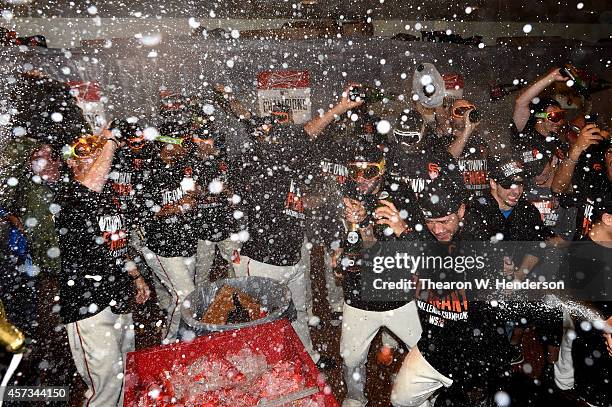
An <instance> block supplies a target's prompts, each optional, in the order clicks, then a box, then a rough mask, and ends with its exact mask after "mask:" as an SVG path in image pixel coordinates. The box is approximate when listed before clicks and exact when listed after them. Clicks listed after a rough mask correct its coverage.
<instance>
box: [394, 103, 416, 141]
mask: <svg viewBox="0 0 612 407" xmlns="http://www.w3.org/2000/svg"><path fill="white" fill-rule="evenodd" d="M393 137H395V141H397V142H398V143H400V144H404V145H414V144H416V143H418V142H419V141H421V139H422V138H423V117H422V116H421V115H420V114H419V113H417V112H416V111H414V110H405V111H404V112H403V113H402V115H401V116H400V117H399V118H398V119H397V120H396V122H395V126H394V128H393Z"/></svg>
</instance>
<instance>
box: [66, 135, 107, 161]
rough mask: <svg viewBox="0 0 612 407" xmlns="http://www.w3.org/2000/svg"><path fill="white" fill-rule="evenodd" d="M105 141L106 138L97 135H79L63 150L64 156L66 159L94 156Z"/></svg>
mask: <svg viewBox="0 0 612 407" xmlns="http://www.w3.org/2000/svg"><path fill="white" fill-rule="evenodd" d="M106 141H107V140H106V139H104V138H101V137H98V136H85V137H79V138H78V139H77V140H76V141H75V142H74V143H73V144H72V145H70V146H68V148H67V149H66V150H65V151H64V157H65V158H66V159H69V158H76V159H84V158H89V157H92V156H95V155H96V154H98V153H99V152H100V151H101V150H102V148H104V145H105V144H106Z"/></svg>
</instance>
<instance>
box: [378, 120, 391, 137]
mask: <svg viewBox="0 0 612 407" xmlns="http://www.w3.org/2000/svg"><path fill="white" fill-rule="evenodd" d="M376 131H377V132H379V133H380V134H387V133H389V131H391V123H389V122H388V121H387V120H381V121H379V122H378V124H377V125H376Z"/></svg>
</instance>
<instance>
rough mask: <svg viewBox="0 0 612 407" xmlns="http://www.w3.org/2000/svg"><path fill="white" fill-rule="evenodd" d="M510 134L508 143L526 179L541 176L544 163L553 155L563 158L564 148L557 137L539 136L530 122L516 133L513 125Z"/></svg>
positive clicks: (516, 130)
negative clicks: (519, 162) (520, 164)
mask: <svg viewBox="0 0 612 407" xmlns="http://www.w3.org/2000/svg"><path fill="white" fill-rule="evenodd" d="M510 132H511V141H510V142H511V143H512V147H513V149H514V151H515V154H516V155H517V157H518V159H519V160H521V161H522V162H523V168H524V170H525V173H526V174H527V176H528V177H534V176H536V175H539V174H541V173H542V171H543V170H544V167H545V166H546V163H547V162H548V160H549V159H550V158H551V157H552V156H553V155H554V154H557V155H561V156H563V151H564V149H565V147H564V146H563V145H562V144H561V142H560V141H559V138H558V137H557V135H556V134H550V135H548V136H543V135H541V134H540V133H538V132H537V131H536V129H535V128H534V123H533V122H532V121H530V122H528V123H527V124H526V125H525V128H524V129H523V130H522V131H518V129H517V128H516V125H515V124H514V123H513V124H512V126H511V128H510Z"/></svg>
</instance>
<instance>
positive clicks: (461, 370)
mask: <svg viewBox="0 0 612 407" xmlns="http://www.w3.org/2000/svg"><path fill="white" fill-rule="evenodd" d="M457 244H459V245H461V243H460V242H459V243H457V242H456V243H455V245H457ZM444 247H445V246H444V245H440V246H439V247H438V249H439V250H440V251H441V252H440V255H441V256H446V255H448V254H449V252H446V253H444V251H443V250H444ZM458 250H460V249H457V247H454V248H453V253H457V252H458ZM463 276H464V277H465V278H467V276H465V273H463ZM418 278H421V279H423V278H428V279H433V280H434V281H441V279H440V275H439V273H438V272H436V271H434V270H427V272H426V274H424V271H421V272H420V273H419V275H418ZM453 280H457V278H453ZM417 287H420V284H417ZM415 301H416V305H417V311H418V314H419V319H420V321H421V326H422V328H423V333H422V334H421V338H420V340H419V342H418V344H417V346H418V347H419V351H420V352H421V354H422V355H423V357H424V358H425V360H427V362H428V363H429V364H430V365H431V366H433V367H434V368H435V369H436V370H437V371H438V372H440V373H442V374H443V375H444V376H446V377H448V378H450V379H452V380H453V386H462V387H466V388H467V386H469V385H470V383H474V382H476V381H482V380H485V379H487V378H490V377H491V376H492V375H493V374H494V372H498V371H500V367H501V366H503V365H504V362H505V360H504V357H505V355H507V352H505V351H504V350H505V346H504V344H505V343H507V340H506V338H505V337H504V336H503V335H501V334H500V333H499V331H498V328H499V327H501V326H503V322H502V321H501V320H500V317H501V315H500V313H498V312H496V310H495V309H494V308H492V307H491V306H490V305H489V304H488V302H486V301H475V300H472V299H471V298H469V293H468V292H467V291H465V290H457V289H454V290H443V291H438V290H421V289H420V288H419V289H417V293H416V300H415ZM500 331H501V332H503V330H500Z"/></svg>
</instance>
